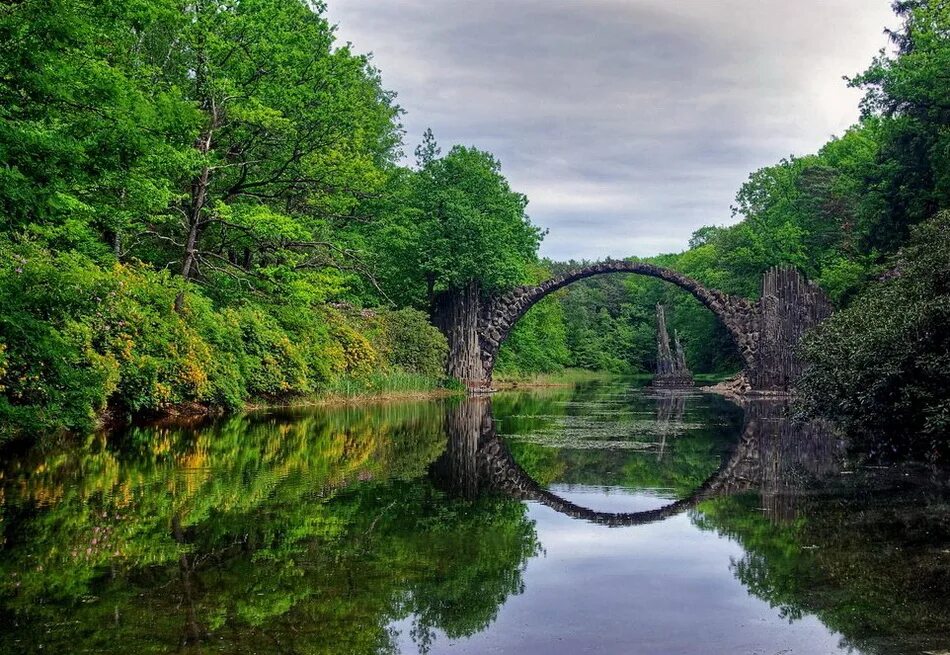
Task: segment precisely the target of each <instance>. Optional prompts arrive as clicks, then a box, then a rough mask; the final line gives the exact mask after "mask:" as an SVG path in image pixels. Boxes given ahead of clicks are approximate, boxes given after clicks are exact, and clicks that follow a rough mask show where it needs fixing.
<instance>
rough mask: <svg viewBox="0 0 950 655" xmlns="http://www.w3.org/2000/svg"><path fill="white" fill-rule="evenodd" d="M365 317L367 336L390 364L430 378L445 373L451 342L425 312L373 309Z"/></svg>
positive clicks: (363, 315) (365, 313)
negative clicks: (449, 342)
mask: <svg viewBox="0 0 950 655" xmlns="http://www.w3.org/2000/svg"><path fill="white" fill-rule="evenodd" d="M361 317H362V320H363V322H364V324H365V326H366V333H367V335H368V336H369V338H370V339H371V340H372V343H373V345H374V346H375V347H376V349H377V350H378V351H379V353H380V354H381V356H382V357H383V358H384V359H385V361H386V362H387V363H388V364H389V365H390V366H396V367H398V368H400V369H402V370H403V371H406V372H408V373H417V374H420V375H426V376H429V377H440V376H441V375H443V373H444V372H445V358H446V356H447V355H448V345H447V343H446V340H445V336H443V334H442V333H441V332H439V330H438V329H436V328H435V327H433V326H432V324H431V323H429V318H428V317H427V316H426V315H425V314H424V313H423V312H420V311H418V310H415V309H400V310H396V311H386V312H378V311H372V312H364V313H363V314H362V315H361Z"/></svg>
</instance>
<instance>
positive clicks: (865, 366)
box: [801, 212, 950, 455]
mask: <svg viewBox="0 0 950 655" xmlns="http://www.w3.org/2000/svg"><path fill="white" fill-rule="evenodd" d="M948 325H950V212H943V213H941V214H939V215H938V216H937V217H936V218H934V219H932V220H931V221H928V222H926V223H924V224H922V225H920V226H918V227H917V228H915V229H914V231H913V236H912V238H911V240H910V242H909V243H908V245H907V246H905V247H904V248H902V249H901V250H900V251H899V252H898V254H897V256H896V259H895V260H894V262H893V266H892V269H891V271H890V272H889V273H888V274H887V275H886V277H885V279H882V280H879V281H877V282H875V283H873V284H871V285H870V286H869V287H868V288H867V290H865V291H864V292H863V293H862V294H861V295H860V296H859V297H858V298H857V299H856V300H855V302H854V303H853V304H852V305H851V306H850V307H848V308H847V309H845V310H842V311H840V312H838V313H837V314H835V315H834V316H832V317H831V319H829V320H828V321H827V322H825V323H824V324H822V325H821V326H820V327H819V328H818V330H817V331H816V332H815V333H814V334H812V335H811V336H810V338H809V339H808V341H807V343H806V344H805V352H806V354H807V356H808V358H809V360H810V361H811V362H812V366H811V368H810V370H808V371H807V373H806V375H805V377H804V379H803V380H802V383H801V391H802V394H803V401H804V403H805V406H806V407H807V408H808V409H809V410H811V411H812V412H815V413H819V414H823V415H826V416H830V417H832V418H834V419H836V420H839V421H842V422H843V423H845V424H846V425H847V426H848V427H849V428H851V430H852V432H854V433H856V434H859V435H865V437H864V438H865V439H868V440H870V441H871V443H872V444H873V448H872V451H874V452H878V450H879V449H884V450H885V452H884V453H880V454H885V455H887V454H891V453H890V452H887V451H894V452H897V453H900V454H905V453H906V452H907V451H908V450H910V451H916V454H921V451H922V452H924V453H927V452H929V453H931V454H934V455H936V454H937V453H938V452H946V451H947V447H948V446H950V400H948V398H950V331H948V330H947V326H948Z"/></svg>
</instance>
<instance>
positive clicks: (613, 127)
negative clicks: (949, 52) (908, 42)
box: [329, 0, 895, 259]
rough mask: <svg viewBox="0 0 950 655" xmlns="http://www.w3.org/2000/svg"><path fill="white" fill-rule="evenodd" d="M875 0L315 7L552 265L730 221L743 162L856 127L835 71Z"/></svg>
mask: <svg viewBox="0 0 950 655" xmlns="http://www.w3.org/2000/svg"><path fill="white" fill-rule="evenodd" d="M889 7H890V0H798V1H797V2H789V1H788V0H329V16H330V20H331V21H332V22H334V23H337V24H338V26H339V31H338V34H339V37H340V38H341V39H342V40H343V41H351V42H352V43H353V45H354V47H355V49H356V50H357V51H360V52H372V53H373V54H374V58H375V63H376V65H377V66H378V67H379V68H380V69H381V70H382V73H383V80H384V83H385V85H386V87H387V88H389V89H392V90H394V91H396V92H397V93H398V100H399V104H400V105H401V106H402V107H403V108H404V109H405V110H406V112H407V114H406V116H405V119H404V123H405V126H406V129H407V136H406V142H407V147H406V151H407V153H409V154H411V152H412V149H413V148H414V147H415V144H416V143H418V141H419V139H420V137H421V135H422V132H423V131H424V130H425V129H426V127H432V129H433V131H434V132H435V135H436V137H437V139H438V140H439V142H440V144H441V145H442V146H443V150H445V149H447V148H446V146H450V145H451V144H454V143H462V144H465V145H476V146H478V147H479V148H482V149H486V150H490V151H491V152H493V153H495V155H496V156H498V158H499V159H500V160H501V162H502V166H503V171H504V173H505V174H506V175H507V177H508V178H509V180H510V181H511V183H512V186H513V187H514V188H515V189H516V190H518V191H521V192H523V193H525V194H527V195H528V198H529V199H530V205H529V207H528V209H529V212H530V214H531V217H532V219H533V220H534V221H535V222H536V223H538V224H540V225H542V226H543V227H545V228H548V229H550V234H549V235H548V236H547V238H546V239H545V242H544V245H543V246H542V253H543V254H545V255H548V256H551V257H554V258H556V259H569V258H577V259H579V258H587V259H599V258H601V257H605V256H608V255H609V256H613V257H624V256H629V255H653V254H657V253H660V252H674V251H679V250H682V249H683V248H685V247H686V243H687V240H688V239H689V235H690V234H691V233H692V232H693V230H695V229H696V228H698V227H700V226H702V225H709V224H724V223H729V222H732V221H733V220H734V219H732V217H731V215H730V211H729V206H730V204H731V203H732V200H733V198H734V197H735V193H736V191H737V189H738V188H739V186H740V184H741V183H742V182H743V181H744V180H745V179H746V178H747V177H748V175H749V173H750V172H752V171H753V170H755V169H757V168H760V167H762V166H765V165H769V164H772V163H775V162H776V161H777V160H778V159H780V158H781V157H783V156H786V155H789V154H806V153H809V152H814V151H815V150H816V149H817V148H818V147H819V146H820V145H821V144H822V143H824V142H825V141H826V140H827V139H828V137H829V136H831V135H832V134H840V133H841V132H842V131H843V130H844V129H846V128H847V127H848V126H849V125H851V124H852V123H854V121H855V120H856V119H857V115H858V112H857V103H858V100H859V98H860V93H859V92H858V91H856V90H853V89H848V88H847V87H846V86H845V83H844V81H843V80H842V79H841V77H842V75H851V74H854V73H857V72H859V71H861V70H863V69H864V68H865V67H866V66H867V64H868V62H869V61H870V59H871V57H872V56H873V55H874V54H875V53H876V52H877V51H878V49H880V48H881V47H884V46H885V45H886V39H885V37H884V36H883V34H882V30H883V28H884V27H885V26H889V25H890V26H893V25H894V23H895V20H894V17H893V15H892V14H891V12H890V8H889Z"/></svg>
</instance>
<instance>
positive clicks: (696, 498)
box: [430, 392, 841, 527]
mask: <svg viewBox="0 0 950 655" xmlns="http://www.w3.org/2000/svg"><path fill="white" fill-rule="evenodd" d="M690 395H691V394H690V392H685V393H684V392H666V393H662V394H659V395H655V396H653V398H654V399H655V400H656V422H657V428H658V430H659V434H660V442H659V444H658V450H657V457H658V458H660V457H662V454H663V450H664V449H665V448H667V447H668V441H669V440H670V439H675V438H676V437H677V435H678V432H679V431H678V429H677V426H678V425H681V424H682V422H683V414H684V411H685V407H686V404H687V403H688V402H689V399H690ZM741 407H742V409H743V410H744V412H745V416H744V421H743V425H742V430H741V433H740V434H739V435H738V438H737V439H736V441H735V444H734V447H733V448H732V450H731V451H730V452H729V453H728V454H727V455H726V456H724V457H722V458H720V463H719V466H718V467H717V468H716V469H715V470H712V471H710V472H709V475H708V477H706V478H705V479H704V480H703V481H702V482H701V483H699V484H698V485H697V486H696V487H695V489H693V490H692V491H691V492H690V493H689V494H687V495H685V496H684V497H682V498H680V499H677V500H674V501H672V502H670V503H668V504H667V505H664V506H663V507H659V508H656V509H649V510H642V511H635V512H603V511H596V510H592V509H588V508H586V507H581V506H579V505H577V504H575V503H573V502H571V501H569V500H567V499H565V498H563V497H561V496H559V495H558V494H557V493H555V492H553V491H551V490H549V489H547V488H545V486H543V485H541V484H539V483H538V482H537V481H536V480H534V479H533V478H532V477H531V476H530V475H529V474H528V473H527V472H526V471H525V470H524V468H522V467H521V466H520V465H519V464H518V462H517V461H516V459H515V458H514V457H513V456H512V454H511V452H510V450H509V449H508V447H507V445H506V443H505V440H504V439H503V438H502V437H500V436H499V435H498V434H497V432H496V423H495V421H494V419H493V415H492V400H491V398H485V397H473V398H469V399H467V400H465V401H464V402H462V403H460V404H458V405H455V406H452V407H450V408H449V409H448V410H447V416H446V430H447V433H448V444H447V446H446V449H445V452H444V453H443V454H442V456H441V457H440V458H439V459H438V460H437V461H436V462H435V463H434V464H433V465H432V467H431V471H430V473H431V475H432V477H433V479H434V480H435V481H436V482H437V484H439V486H441V487H442V488H445V489H447V490H449V491H451V492H452V493H454V494H457V495H460V496H463V497H465V498H475V497H477V496H478V495H479V494H482V493H491V492H493V493H503V494H505V495H508V496H511V497H514V498H518V499H521V500H531V501H535V502H539V503H541V504H543V505H546V506H548V507H550V508H551V509H553V510H555V511H556V512H559V513H561V514H564V515H566V516H570V517H572V518H576V519H582V520H586V521H590V522H593V523H598V524H601V525H606V526H611V527H618V526H633V525H644V524H648V523H654V522H657V521H662V520H664V519H667V518H669V517H671V516H675V515H677V514H680V513H682V512H684V511H686V510H689V509H691V508H693V507H695V506H696V505H697V504H699V503H700V502H702V501H703V500H707V499H710V498H714V497H718V496H724V495H730V494H736V493H741V492H744V491H750V490H756V491H758V492H759V493H760V494H761V496H762V501H763V504H764V505H765V507H766V509H768V510H769V515H770V516H772V517H774V518H782V517H787V516H789V515H791V514H793V513H794V502H795V498H796V496H798V495H800V494H801V493H802V491H803V490H804V489H806V488H807V487H809V486H810V485H811V484H812V483H813V482H815V481H816V480H818V479H821V478H825V477H827V476H829V475H832V474H834V473H836V472H837V471H838V462H839V456H840V450H841V442H840V440H839V439H838V438H837V437H836V435H835V434H834V433H833V431H832V430H831V429H830V427H829V426H828V425H827V424H823V423H820V422H801V421H796V420H793V419H791V418H789V407H788V405H787V404H786V403H784V402H782V401H776V400H767V399H755V400H746V401H742V402H741Z"/></svg>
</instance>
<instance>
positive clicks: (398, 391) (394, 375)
mask: <svg viewBox="0 0 950 655" xmlns="http://www.w3.org/2000/svg"><path fill="white" fill-rule="evenodd" d="M465 393H466V389H465V386H464V385H463V384H461V383H460V382H458V381H457V380H449V379H445V378H438V377H433V376H428V375H421V374H418V373H407V372H405V371H389V372H380V373H372V374H370V375H366V376H362V377H359V378H349V377H348V378H341V379H339V380H336V381H335V382H334V383H333V384H331V385H328V386H327V387H326V388H325V389H322V390H321V391H320V392H319V393H314V394H307V395H302V396H296V397H292V398H284V399H280V400H266V399H265V400H257V401H251V402H248V403H247V404H246V407H247V408H248V409H262V408H266V407H306V406H313V405H334V404H347V403H362V402H377V401H380V402H381V401H390V400H413V399H418V400H422V399H426V398H441V397H446V396H454V395H463V394H465Z"/></svg>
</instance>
